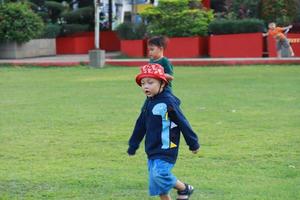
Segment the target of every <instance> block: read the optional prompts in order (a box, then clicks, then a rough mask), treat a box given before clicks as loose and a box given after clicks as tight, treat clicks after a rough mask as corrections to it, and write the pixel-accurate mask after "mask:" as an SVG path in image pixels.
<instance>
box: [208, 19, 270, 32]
mask: <svg viewBox="0 0 300 200" xmlns="http://www.w3.org/2000/svg"><path fill="white" fill-rule="evenodd" d="M263 30H264V22H263V21H262V20H259V19H242V20H228V19H221V20H215V21H213V22H211V23H210V25H209V32H210V33H211V34H216V35H217V34H235V33H255V32H263Z"/></svg>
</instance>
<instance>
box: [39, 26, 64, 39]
mask: <svg viewBox="0 0 300 200" xmlns="http://www.w3.org/2000/svg"><path fill="white" fill-rule="evenodd" d="M60 30H61V26H60V25H58V24H47V25H46V26H45V30H44V33H43V35H42V38H56V37H57V36H58V35H59V34H60Z"/></svg>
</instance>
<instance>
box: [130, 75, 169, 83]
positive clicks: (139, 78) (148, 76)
mask: <svg viewBox="0 0 300 200" xmlns="http://www.w3.org/2000/svg"><path fill="white" fill-rule="evenodd" d="M143 78H154V79H157V80H162V81H164V82H165V84H166V85H168V84H169V82H168V80H167V79H166V78H165V77H164V78H163V77H157V76H155V75H152V74H139V75H137V76H136V77H135V82H136V83H137V84H138V85H139V86H141V81H142V79H143Z"/></svg>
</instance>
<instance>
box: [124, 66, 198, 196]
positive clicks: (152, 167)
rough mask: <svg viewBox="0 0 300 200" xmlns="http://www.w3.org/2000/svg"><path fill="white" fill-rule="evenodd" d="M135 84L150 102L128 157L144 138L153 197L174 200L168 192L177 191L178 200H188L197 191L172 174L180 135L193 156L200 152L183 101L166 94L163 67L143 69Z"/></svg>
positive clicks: (143, 110)
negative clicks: (186, 116) (181, 106)
mask: <svg viewBox="0 0 300 200" xmlns="http://www.w3.org/2000/svg"><path fill="white" fill-rule="evenodd" d="M136 83H137V84H138V85H139V86H141V88H142V90H143V92H144V93H145V95H146V96H147V99H148V100H147V101H146V105H144V106H143V109H142V111H141V113H140V115H139V117H138V119H137V121H136V124H135V128H134V130H133V133H132V136H131V137H130V140H129V148H128V150H127V153H128V154H129V155H134V154H135V152H136V150H137V149H138V148H139V144H140V142H141V141H142V140H143V138H144V137H145V151H146V153H147V156H148V172H149V193H150V195H151V196H156V195H159V196H160V199H161V200H171V197H170V195H169V191H170V190H171V189H172V188H175V189H177V193H178V197H177V199H178V200H188V199H189V196H190V195H191V194H192V192H193V189H194V188H193V187H192V186H191V185H188V184H185V183H183V182H181V181H180V180H178V179H177V178H176V177H175V176H174V175H173V174H172V173H171V170H172V168H173V167H174V164H175V162H176V159H177V155H178V147H179V141H180V132H182V134H183V136H184V139H185V141H186V143H187V145H188V146H189V149H190V150H191V151H192V152H193V153H197V152H198V150H199V148H200V145H199V143H198V137H197V135H196V133H195V132H194V131H193V130H192V128H191V126H190V124H189V122H188V121H187V119H186V118H185V117H184V115H183V113H182V111H181V109H180V108H179V105H180V100H179V99H178V98H177V97H175V96H174V95H173V94H172V93H171V92H168V91H166V90H165V88H166V86H167V85H168V79H167V77H166V75H165V72H164V68H163V67H162V66H161V65H159V64H147V65H145V66H143V67H141V72H140V74H138V75H137V76H136Z"/></svg>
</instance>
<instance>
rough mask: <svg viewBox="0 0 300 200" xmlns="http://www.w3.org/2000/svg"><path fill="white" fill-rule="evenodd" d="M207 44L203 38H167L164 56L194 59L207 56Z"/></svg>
mask: <svg viewBox="0 0 300 200" xmlns="http://www.w3.org/2000/svg"><path fill="white" fill-rule="evenodd" d="M207 53H208V42H207V38H205V37H176V38H169V42H168V45H167V48H166V50H165V52H164V55H165V56H167V57H169V58H196V57H199V56H203V55H207Z"/></svg>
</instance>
